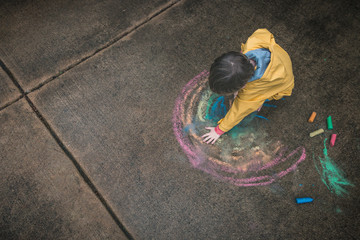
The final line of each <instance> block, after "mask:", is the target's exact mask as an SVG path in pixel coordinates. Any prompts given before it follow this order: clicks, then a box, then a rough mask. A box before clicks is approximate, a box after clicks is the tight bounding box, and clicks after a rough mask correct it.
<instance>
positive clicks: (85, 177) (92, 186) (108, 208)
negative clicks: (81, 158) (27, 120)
mask: <svg viewBox="0 0 360 240" xmlns="http://www.w3.org/2000/svg"><path fill="white" fill-rule="evenodd" d="M0 66H1V68H2V69H3V70H4V71H5V72H6V73H7V75H8V76H9V78H10V79H11V80H12V81H13V83H14V84H15V86H16V87H17V88H18V89H19V91H20V92H21V97H20V98H25V100H26V101H27V103H28V104H29V105H30V107H31V109H32V110H33V112H34V113H35V114H36V116H37V117H38V118H39V120H40V121H41V122H42V123H43V124H44V126H45V127H46V129H47V130H48V131H49V133H50V134H51V136H52V137H53V138H54V140H55V141H56V143H57V144H58V145H59V147H60V148H61V149H62V151H63V152H64V153H65V155H66V156H67V157H68V158H69V159H70V160H71V162H72V163H73V164H74V166H75V168H76V170H77V171H78V173H79V174H80V176H81V177H82V178H83V180H84V182H85V183H86V184H87V185H88V187H89V188H90V189H91V191H92V192H93V193H94V194H95V196H96V197H97V198H98V199H99V201H100V202H101V203H102V205H103V206H104V207H105V209H106V211H107V212H108V213H109V215H110V216H111V218H112V219H113V220H114V221H115V223H116V225H117V226H118V227H119V228H120V230H121V231H122V232H123V233H124V234H125V235H126V237H127V238H128V239H134V238H133V237H132V235H131V234H130V233H129V232H128V231H127V229H126V228H125V226H124V225H123V224H122V223H121V222H120V220H119V218H118V217H117V215H116V214H115V212H114V210H113V209H112V208H111V206H110V205H109V204H108V203H107V201H106V200H105V198H104V197H103V196H102V195H101V193H100V192H99V190H98V189H97V187H96V186H95V184H94V183H93V182H92V181H91V180H90V178H89V177H88V175H87V174H86V172H85V170H84V169H83V168H82V167H81V165H80V164H79V162H78V161H77V160H76V158H75V157H74V155H73V154H72V153H71V152H70V150H69V149H68V148H67V147H66V146H65V145H64V143H63V142H62V141H61V140H60V137H59V136H58V135H57V134H56V132H55V130H54V129H53V128H52V127H51V126H50V124H49V123H48V121H47V120H46V119H45V118H44V116H43V115H42V114H41V113H40V111H39V110H38V109H37V107H36V106H35V105H34V103H33V102H32V101H31V99H30V98H29V97H28V96H27V94H26V93H25V91H24V89H23V88H22V87H21V85H20V84H19V82H18V81H17V80H16V78H15V77H14V75H13V74H12V72H11V71H10V70H9V68H8V67H7V66H6V65H5V64H4V62H3V61H2V60H0ZM20 98H19V99H20ZM9 105H10V104H9ZM9 105H8V106H9Z"/></svg>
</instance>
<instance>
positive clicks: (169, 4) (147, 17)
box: [26, 0, 182, 94]
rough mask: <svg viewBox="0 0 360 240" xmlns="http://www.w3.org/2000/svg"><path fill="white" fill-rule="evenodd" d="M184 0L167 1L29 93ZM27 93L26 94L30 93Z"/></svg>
mask: <svg viewBox="0 0 360 240" xmlns="http://www.w3.org/2000/svg"><path fill="white" fill-rule="evenodd" d="M181 1H182V0H173V1H170V2H168V3H166V4H165V5H163V6H162V7H160V8H159V9H157V10H155V11H154V12H152V13H150V14H149V15H148V16H146V17H144V18H142V19H140V20H139V21H138V23H137V24H135V25H133V26H130V27H129V28H127V29H126V30H124V31H123V32H122V33H120V34H119V35H117V36H115V37H114V38H113V39H111V40H109V41H108V42H107V43H105V44H104V45H103V46H101V47H100V48H98V49H96V50H95V51H94V52H92V53H91V54H89V55H88V56H85V57H83V58H82V59H80V60H79V61H77V62H75V63H72V64H70V65H69V66H67V67H66V68H64V69H62V70H61V71H59V72H58V73H57V74H55V75H54V76H52V77H50V78H48V79H46V80H45V81H43V82H42V83H40V84H39V85H38V86H36V87H34V88H32V89H31V90H30V91H29V92H28V93H31V92H33V91H36V90H38V89H40V88H41V87H43V86H44V85H46V84H48V83H49V82H51V81H53V80H54V79H56V78H58V77H59V76H61V75H63V74H64V73H66V72H68V71H69V70H71V69H73V68H74V67H76V66H78V65H80V64H81V63H83V62H85V61H86V60H88V59H90V58H92V57H94V56H95V55H97V54H98V53H100V52H102V51H104V50H105V49H107V48H109V47H111V46H112V45H114V44H115V43H117V42H118V41H120V40H121V39H123V38H124V37H126V36H128V35H129V34H131V33H133V32H135V31H136V30H137V29H139V28H141V27H142V26H144V25H145V24H147V23H148V22H150V21H151V20H153V19H154V18H156V17H157V16H159V15H161V14H162V13H164V12H165V11H167V10H168V9H170V8H172V7H173V6H175V5H176V4H178V3H179V2H181ZM28 93H26V94H28Z"/></svg>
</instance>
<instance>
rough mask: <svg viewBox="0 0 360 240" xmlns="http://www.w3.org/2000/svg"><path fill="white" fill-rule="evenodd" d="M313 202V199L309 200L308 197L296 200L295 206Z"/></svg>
mask: <svg viewBox="0 0 360 240" xmlns="http://www.w3.org/2000/svg"><path fill="white" fill-rule="evenodd" d="M312 201H314V199H312V198H310V197H303V198H296V203H297V204H301V203H309V202H312Z"/></svg>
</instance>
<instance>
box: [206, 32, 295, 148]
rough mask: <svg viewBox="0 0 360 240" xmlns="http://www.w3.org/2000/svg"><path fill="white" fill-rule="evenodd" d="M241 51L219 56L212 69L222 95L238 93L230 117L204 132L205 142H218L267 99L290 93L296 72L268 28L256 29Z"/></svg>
mask: <svg viewBox="0 0 360 240" xmlns="http://www.w3.org/2000/svg"><path fill="white" fill-rule="evenodd" d="M241 50H242V51H241V53H237V52H229V53H226V54H223V55H222V56H220V57H219V58H217V59H215V61H214V63H213V64H212V65H211V68H210V75H209V85H210V89H211V90H212V91H213V92H215V93H218V94H231V93H233V94H234V95H235V99H234V102H233V104H232V106H231V107H230V109H229V111H228V112H227V114H226V116H225V117H224V118H223V119H221V120H220V121H219V122H218V124H219V125H218V126H216V127H206V129H208V130H210V132H208V133H207V134H205V135H203V136H202V137H203V139H204V140H203V141H204V142H206V143H211V144H214V143H215V142H216V140H217V139H218V138H219V137H220V136H221V135H222V134H224V133H225V132H227V131H229V130H230V129H232V128H233V127H234V126H235V125H237V124H238V123H239V122H240V121H241V120H243V119H244V118H245V117H246V116H247V115H249V114H250V113H252V112H254V111H256V110H258V111H259V110H260V108H261V106H262V104H263V103H264V101H265V100H266V99H269V100H279V99H281V98H282V97H283V96H290V95H291V92H292V89H293V88H294V75H293V72H292V65H291V60H290V57H289V55H288V54H287V53H286V52H285V50H284V49H282V48H281V47H280V46H279V45H278V44H276V42H275V39H274V36H273V35H272V34H271V33H270V32H269V31H268V30H267V29H258V30H256V31H255V32H254V33H253V34H252V35H251V36H250V37H249V38H248V40H247V42H246V43H245V44H242V45H241Z"/></svg>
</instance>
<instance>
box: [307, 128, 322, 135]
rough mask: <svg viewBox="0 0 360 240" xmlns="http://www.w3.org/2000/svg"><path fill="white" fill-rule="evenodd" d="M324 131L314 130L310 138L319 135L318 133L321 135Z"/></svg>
mask: <svg viewBox="0 0 360 240" xmlns="http://www.w3.org/2000/svg"><path fill="white" fill-rule="evenodd" d="M323 132H324V129H322V128H320V129H318V130H316V131H315V132H312V133H310V137H315V136H316V135H319V134H320V133H323Z"/></svg>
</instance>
